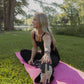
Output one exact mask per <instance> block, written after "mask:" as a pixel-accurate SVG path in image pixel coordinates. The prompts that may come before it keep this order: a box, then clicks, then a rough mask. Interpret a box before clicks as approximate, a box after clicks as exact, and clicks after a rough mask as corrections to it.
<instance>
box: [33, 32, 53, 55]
mask: <svg viewBox="0 0 84 84" xmlns="http://www.w3.org/2000/svg"><path fill="white" fill-rule="evenodd" d="M44 35H45V33H43V35H42V37H43V36H44ZM35 36H36V35H35V32H34V40H35V42H36V45H37V46H38V47H40V49H41V53H42V55H44V43H43V40H42V41H36V38H35ZM53 48H54V45H53V42H52V43H51V52H52V51H53Z"/></svg>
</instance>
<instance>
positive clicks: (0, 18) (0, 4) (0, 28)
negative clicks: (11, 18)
mask: <svg viewBox="0 0 84 84" xmlns="http://www.w3.org/2000/svg"><path fill="white" fill-rule="evenodd" d="M2 22H3V5H2V0H1V1H0V32H1V30H2Z"/></svg>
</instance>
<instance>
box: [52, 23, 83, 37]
mask: <svg viewBox="0 0 84 84" xmlns="http://www.w3.org/2000/svg"><path fill="white" fill-rule="evenodd" d="M52 31H53V33H54V34H61V35H71V36H80V37H84V25H80V26H70V25H58V26H57V25H55V26H54V27H53V28H52Z"/></svg>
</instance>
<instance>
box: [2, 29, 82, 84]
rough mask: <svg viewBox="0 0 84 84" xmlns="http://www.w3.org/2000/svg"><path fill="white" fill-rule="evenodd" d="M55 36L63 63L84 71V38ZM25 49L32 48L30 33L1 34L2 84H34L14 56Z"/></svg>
mask: <svg viewBox="0 0 84 84" xmlns="http://www.w3.org/2000/svg"><path fill="white" fill-rule="evenodd" d="M54 36H55V39H56V46H57V49H58V51H59V54H60V57H61V61H63V62H65V63H68V64H69V65H71V66H74V67H75V68H77V69H79V70H82V71H84V51H83V50H84V38H80V37H73V36H64V35H54ZM23 48H27V49H31V48H32V41H31V36H30V32H28V31H15V32H4V33H0V84H33V82H32V80H31V78H30V77H29V75H28V73H27V72H26V70H25V68H24V66H23V65H22V64H21V63H20V62H19V60H18V59H17V57H16V56H15V54H14V53H15V52H19V51H20V50H21V49H23Z"/></svg>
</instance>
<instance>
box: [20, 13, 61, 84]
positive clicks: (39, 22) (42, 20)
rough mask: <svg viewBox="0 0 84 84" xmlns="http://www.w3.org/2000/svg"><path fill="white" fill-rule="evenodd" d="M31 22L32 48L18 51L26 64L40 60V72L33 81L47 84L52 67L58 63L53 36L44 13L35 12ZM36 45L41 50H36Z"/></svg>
mask: <svg viewBox="0 0 84 84" xmlns="http://www.w3.org/2000/svg"><path fill="white" fill-rule="evenodd" d="M32 23H33V28H34V30H33V31H32V32H31V37H32V43H33V48H32V50H27V49H23V50H21V52H20V53H21V56H22V57H23V59H24V60H25V61H26V62H27V63H28V64H33V63H35V62H36V61H37V60H40V61H41V63H40V69H41V73H40V74H39V76H38V77H37V78H36V79H35V82H40V84H49V83H50V82H51V81H52V80H53V78H54V77H53V72H54V67H55V66H56V65H57V64H58V63H59V60H60V57H59V54H58V51H57V49H56V44H55V40H54V37H53V36H52V33H51V31H50V29H49V27H48V19H47V16H46V15H45V14H44V13H36V14H35V15H34V18H33V22H32ZM38 47H40V49H41V52H37V49H38ZM45 82H46V83H45Z"/></svg>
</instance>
